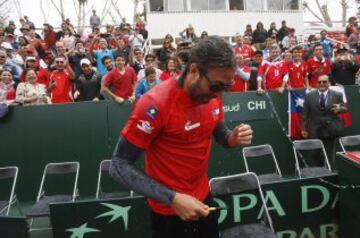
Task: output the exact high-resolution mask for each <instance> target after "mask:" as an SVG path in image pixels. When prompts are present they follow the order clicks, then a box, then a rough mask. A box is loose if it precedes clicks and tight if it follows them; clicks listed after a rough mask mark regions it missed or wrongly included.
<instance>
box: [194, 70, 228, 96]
mask: <svg viewBox="0 0 360 238" xmlns="http://www.w3.org/2000/svg"><path fill="white" fill-rule="evenodd" d="M201 75H202V76H204V78H206V80H207V81H208V83H209V90H210V91H211V92H213V93H219V92H227V91H229V88H230V87H231V85H229V84H225V83H223V82H221V81H217V82H214V81H211V79H210V78H209V77H208V76H207V75H206V74H201Z"/></svg>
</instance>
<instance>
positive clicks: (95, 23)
mask: <svg viewBox="0 0 360 238" xmlns="http://www.w3.org/2000/svg"><path fill="white" fill-rule="evenodd" d="M92 13H93V14H92V16H91V17H90V26H91V28H92V29H94V28H95V27H99V26H100V22H101V21H100V17H99V16H98V15H96V10H95V9H93V10H92Z"/></svg>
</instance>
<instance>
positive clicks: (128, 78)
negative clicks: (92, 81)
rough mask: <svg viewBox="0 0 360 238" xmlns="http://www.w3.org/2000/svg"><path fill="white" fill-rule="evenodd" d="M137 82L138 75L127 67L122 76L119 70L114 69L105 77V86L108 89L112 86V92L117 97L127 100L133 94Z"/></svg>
mask: <svg viewBox="0 0 360 238" xmlns="http://www.w3.org/2000/svg"><path fill="white" fill-rule="evenodd" d="M136 81H137V77H136V73H135V70H134V69H133V68H132V67H125V73H124V74H121V73H120V71H119V70H118V69H117V68H114V69H113V70H111V71H110V72H109V73H107V74H106V75H105V78H104V85H105V86H107V87H109V86H111V91H112V92H113V93H114V94H115V95H116V96H118V97H122V98H125V99H127V98H128V97H130V96H131V95H132V94H133V90H134V85H135V82H136Z"/></svg>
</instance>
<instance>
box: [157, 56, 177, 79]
mask: <svg viewBox="0 0 360 238" xmlns="http://www.w3.org/2000/svg"><path fill="white" fill-rule="evenodd" d="M180 74H181V71H180V70H179V62H178V60H177V59H176V57H172V58H170V59H169V60H168V62H167V63H166V70H165V71H164V72H163V73H162V74H161V75H160V77H159V78H160V80H161V81H166V80H168V79H170V78H176V79H177V78H179V76H180Z"/></svg>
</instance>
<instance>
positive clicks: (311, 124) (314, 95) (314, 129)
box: [301, 75, 347, 165]
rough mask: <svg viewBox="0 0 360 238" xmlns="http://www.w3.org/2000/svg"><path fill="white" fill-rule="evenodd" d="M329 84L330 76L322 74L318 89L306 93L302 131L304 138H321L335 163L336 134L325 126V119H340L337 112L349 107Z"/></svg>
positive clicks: (331, 161) (331, 160)
mask: <svg viewBox="0 0 360 238" xmlns="http://www.w3.org/2000/svg"><path fill="white" fill-rule="evenodd" d="M329 86H330V81H329V77H328V76H327V75H322V76H320V77H319V79H318V81H317V90H313V91H311V92H309V93H308V94H306V96H305V101H304V110H303V119H302V132H301V133H302V136H303V137H304V138H308V137H310V138H313V139H321V140H322V142H323V143H324V146H325V150H326V154H327V156H328V158H329V161H330V163H331V164H332V165H334V164H335V139H336V136H335V135H333V134H332V132H331V131H329V129H328V128H325V127H324V121H325V120H328V119H330V120H340V119H338V117H337V114H338V113H340V112H344V111H346V110H347V109H346V107H345V105H344V103H343V97H342V94H341V93H338V92H336V91H333V90H330V89H329Z"/></svg>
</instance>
